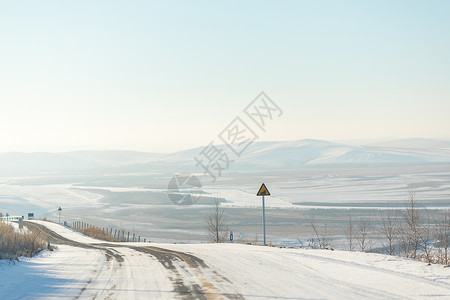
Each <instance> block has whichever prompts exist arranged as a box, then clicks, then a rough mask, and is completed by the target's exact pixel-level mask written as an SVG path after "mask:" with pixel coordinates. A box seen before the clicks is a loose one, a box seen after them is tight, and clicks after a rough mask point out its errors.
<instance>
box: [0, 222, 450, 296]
mask: <svg viewBox="0 0 450 300" xmlns="http://www.w3.org/2000/svg"><path fill="white" fill-rule="evenodd" d="M26 225H27V226H29V227H34V228H39V230H42V231H44V232H45V233H46V235H47V236H48V238H49V240H50V241H51V242H53V243H55V244H58V250H56V251H53V252H49V251H44V252H42V253H41V254H40V255H38V256H37V257H34V258H31V259H23V260H22V261H21V262H19V263H16V264H15V265H10V264H8V263H6V262H4V261H3V262H2V263H1V264H0V298H1V299H27V298H28V299H63V298H65V299H174V298H175V299H269V298H273V299H429V298H437V299H450V268H444V267H443V266H439V265H432V266H427V265H426V264H425V263H421V262H417V261H413V260H408V259H402V258H397V257H391V256H385V255H378V254H366V253H355V252H345V251H322V250H304V249H279V248H274V247H259V246H248V245H237V244H153V243H151V244H150V243H109V242H108V243H106V242H102V241H99V240H95V239H92V238H89V237H86V236H84V235H81V234H79V233H77V232H75V231H73V230H71V229H68V228H65V227H63V226H60V225H57V224H54V223H49V222H42V221H35V222H33V223H31V222H28V223H27V224H26Z"/></svg>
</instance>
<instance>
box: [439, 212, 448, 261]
mask: <svg viewBox="0 0 450 300" xmlns="http://www.w3.org/2000/svg"><path fill="white" fill-rule="evenodd" d="M436 224H437V225H436V237H437V242H436V247H437V249H438V250H437V252H438V258H437V259H438V262H439V263H441V264H443V265H446V266H448V265H449V264H450V253H449V246H450V213H447V214H446V215H445V216H443V217H442V218H441V219H440V220H437V221H436Z"/></svg>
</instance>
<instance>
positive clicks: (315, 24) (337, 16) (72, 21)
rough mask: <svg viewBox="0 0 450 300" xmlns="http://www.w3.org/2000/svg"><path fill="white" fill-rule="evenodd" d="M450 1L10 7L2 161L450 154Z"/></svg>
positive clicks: (1, 54)
mask: <svg viewBox="0 0 450 300" xmlns="http://www.w3.org/2000/svg"><path fill="white" fill-rule="evenodd" d="M449 16H450V1H220V2H219V1H158V2H156V1H109V0H108V1H2V2H0V101H1V109H0V134H1V136H2V141H1V143H0V152H5V151H25V152H31V151H52V152H58V151H69V150H94V149H122V150H139V151H148V152H172V151H177V150H183V149H186V148H191V147H200V146H206V145H207V144H208V143H209V142H210V141H212V140H215V141H218V138H217V135H218V134H219V133H221V132H222V130H223V129H224V128H225V127H226V126H227V125H228V124H229V123H230V122H231V121H232V120H233V119H234V118H235V117H236V116H240V115H243V112H242V111H243V109H244V108H245V107H246V106H247V104H248V103H250V102H251V101H252V100H253V98H254V97H255V96H256V95H258V94H259V92H260V91H265V92H266V93H267V95H269V96H270V97H271V98H272V99H273V100H274V101H275V102H276V103H277V104H278V105H279V106H280V107H281V109H282V110H283V115H282V116H281V117H280V118H278V119H276V120H273V122H272V123H271V124H269V125H268V126H267V131H266V132H265V133H264V134H260V140H297V139H304V138H310V139H324V140H349V139H365V140H367V139H378V138H383V137H395V138H415V137H421V138H440V139H450V116H449V115H450V18H449Z"/></svg>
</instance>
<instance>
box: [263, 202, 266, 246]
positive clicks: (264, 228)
mask: <svg viewBox="0 0 450 300" xmlns="http://www.w3.org/2000/svg"><path fill="white" fill-rule="evenodd" d="M262 207H263V233H264V246H265V245H266V208H265V205H264V195H263V196H262Z"/></svg>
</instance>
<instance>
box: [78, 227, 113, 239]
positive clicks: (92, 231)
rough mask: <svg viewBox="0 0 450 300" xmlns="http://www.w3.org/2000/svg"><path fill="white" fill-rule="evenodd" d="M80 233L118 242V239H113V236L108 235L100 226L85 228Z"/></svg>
mask: <svg viewBox="0 0 450 300" xmlns="http://www.w3.org/2000/svg"><path fill="white" fill-rule="evenodd" d="M81 232H82V233H84V234H85V235H87V236H90V237H92V238H94V239H99V240H104V241H108V242H118V241H119V240H118V239H115V238H114V237H112V236H110V235H109V234H108V233H107V232H105V231H103V230H102V229H101V228H98V227H94V226H91V227H88V228H86V229H82V230H81Z"/></svg>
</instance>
